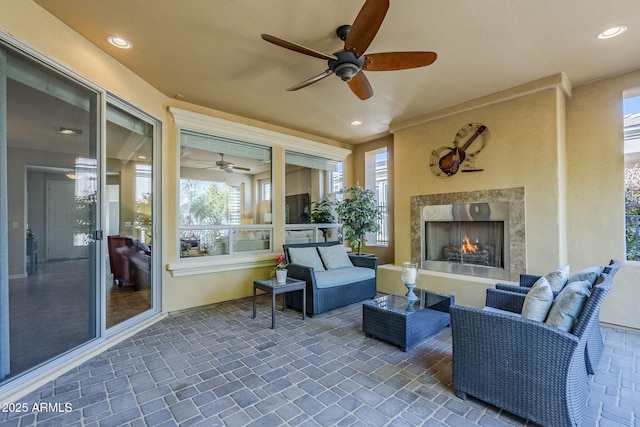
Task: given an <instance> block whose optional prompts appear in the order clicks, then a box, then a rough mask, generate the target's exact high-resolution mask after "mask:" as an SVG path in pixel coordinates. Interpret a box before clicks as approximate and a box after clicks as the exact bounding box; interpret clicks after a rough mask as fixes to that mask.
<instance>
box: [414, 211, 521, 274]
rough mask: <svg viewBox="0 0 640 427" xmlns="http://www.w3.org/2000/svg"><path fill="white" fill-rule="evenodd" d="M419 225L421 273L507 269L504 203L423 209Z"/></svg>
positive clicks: (507, 222)
mask: <svg viewBox="0 0 640 427" xmlns="http://www.w3.org/2000/svg"><path fill="white" fill-rule="evenodd" d="M422 224H423V245H422V247H423V257H422V260H423V261H422V268H424V269H430V270H440V271H447V272H453V273H461V274H466V273H468V270H469V269H482V268H484V269H498V270H505V266H508V265H509V242H508V238H509V232H508V228H509V203H508V202H493V203H468V204H463V205H436V206H424V207H423V208H422ZM507 273H508V271H507Z"/></svg>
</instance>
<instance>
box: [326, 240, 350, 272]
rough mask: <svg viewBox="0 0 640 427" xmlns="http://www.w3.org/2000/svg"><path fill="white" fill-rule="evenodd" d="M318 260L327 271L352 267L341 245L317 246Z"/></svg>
mask: <svg viewBox="0 0 640 427" xmlns="http://www.w3.org/2000/svg"><path fill="white" fill-rule="evenodd" d="M318 252H319V253H320V258H322V262H323V263H324V266H325V268H326V269H327V270H335V269H336V268H344V267H353V263H352V262H351V260H350V259H349V255H348V254H347V251H346V250H345V248H344V246H342V245H332V246H318Z"/></svg>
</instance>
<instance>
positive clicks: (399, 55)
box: [362, 52, 438, 71]
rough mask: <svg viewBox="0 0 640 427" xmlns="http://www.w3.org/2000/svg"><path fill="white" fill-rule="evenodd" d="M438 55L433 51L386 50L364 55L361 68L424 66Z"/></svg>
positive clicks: (374, 69) (432, 61)
mask: <svg viewBox="0 0 640 427" xmlns="http://www.w3.org/2000/svg"><path fill="white" fill-rule="evenodd" d="M437 57H438V55H437V54H436V53H435V52H386V53H372V54H370V55H366V56H365V62H364V66H363V67H362V69H363V70H367V71H393V70H406V69H409V68H417V67H426V66H427V65H431V64H433V63H434V61H435V60H436V58H437Z"/></svg>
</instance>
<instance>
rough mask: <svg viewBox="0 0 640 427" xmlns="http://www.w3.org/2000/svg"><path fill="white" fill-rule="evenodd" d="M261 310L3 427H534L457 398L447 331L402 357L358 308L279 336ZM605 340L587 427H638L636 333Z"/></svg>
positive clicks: (89, 378) (213, 326)
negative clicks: (365, 325) (371, 329)
mask: <svg viewBox="0 0 640 427" xmlns="http://www.w3.org/2000/svg"><path fill="white" fill-rule="evenodd" d="M258 303H259V307H258V317H257V318H256V319H255V320H253V319H251V315H252V306H251V298H245V299H240V300H236V301H230V302H225V303H220V304H215V305H211V306H206V307H201V308H194V309H190V310H185V311H181V312H176V313H172V314H170V315H169V316H168V317H167V318H165V319H163V320H162V321H160V322H158V323H156V324H154V325H153V326H151V327H149V328H147V329H145V330H144V331H142V332H140V333H138V334H136V335H134V336H133V337H131V338H129V339H126V340H125V341H123V342H121V343H120V344H118V345H116V346H114V347H113V348H110V349H109V350H107V351H105V352H104V353H102V354H100V355H99V356H96V357H95V358H93V359H91V360H89V361H88V362H86V363H84V364H82V365H81V366H79V367H78V368H75V369H73V370H71V371H70V372H67V373H65V374H64V375H62V376H60V377H59V378H58V379H56V380H55V381H52V382H50V383H48V384H46V385H45V386H43V387H41V388H40V389H38V390H37V391H35V392H33V393H31V394H29V395H27V396H25V397H24V398H23V399H21V400H20V402H19V403H21V404H25V405H26V406H27V407H28V408H31V409H32V408H33V405H34V404H35V405H41V404H45V405H49V407H50V408H51V407H55V404H59V407H60V408H62V409H63V410H62V411H59V412H57V411H42V412H33V411H31V410H29V411H28V412H27V413H15V412H14V413H9V414H7V413H2V414H0V425H2V426H32V425H37V426H65V427H66V426H94V427H109V426H131V427H143V426H154V427H160V426H176V425H180V426H223V425H224V426H231V427H235V426H238V427H240V426H242V427H244V426H259V427H269V426H280V425H293V426H334V425H335V426H414V425H423V426H475V425H481V426H521V425H532V424H531V423H527V422H526V421H525V420H522V419H520V418H518V417H515V416H513V415H511V414H509V413H506V412H503V411H501V410H499V409H497V408H495V407H493V406H490V405H487V404H485V403H483V402H480V401H478V400H475V399H469V400H466V401H462V400H460V399H459V398H457V397H456V396H455V394H454V393H453V390H452V388H451V331H450V329H449V328H445V329H444V330H442V331H441V332H439V333H438V334H436V335H435V336H433V337H431V338H429V339H428V340H426V341H425V342H423V343H422V344H420V345H419V346H417V347H415V348H413V349H412V350H410V351H409V352H407V353H404V352H402V351H400V350H399V349H398V348H397V347H394V346H392V345H389V344H386V343H384V342H381V341H378V340H376V339H372V338H366V337H365V336H364V333H363V332H362V310H361V304H354V305H351V306H349V307H344V308H341V309H338V310H334V311H331V312H329V313H324V314H321V315H318V316H315V317H313V318H307V320H302V319H301V317H300V313H299V312H296V311H295V310H288V311H286V312H284V313H282V312H281V311H280V312H278V314H277V316H278V319H277V324H278V328H277V329H275V330H272V329H271V328H270V326H271V323H270V303H271V302H270V297H269V296H268V295H266V296H265V295H263V296H260V297H258ZM603 334H604V337H605V342H606V345H607V347H606V350H605V354H604V355H603V358H602V360H601V362H600V365H599V369H598V372H597V374H596V375H595V376H594V377H593V378H592V380H591V394H590V399H589V405H588V410H587V414H586V418H585V420H584V425H585V426H603V427H604V426H607V427H613V426H634V427H640V409H639V408H640V333H637V332H632V331H625V330H619V329H613V328H608V327H603ZM550 363H553V360H550ZM549 397H550V398H552V396H549ZM51 405H54V406H51ZM65 405H66V406H65ZM66 410H68V411H67V412H65V411H66Z"/></svg>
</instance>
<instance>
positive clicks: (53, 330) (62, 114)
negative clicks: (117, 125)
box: [0, 50, 100, 379]
mask: <svg viewBox="0 0 640 427" xmlns="http://www.w3.org/2000/svg"><path fill="white" fill-rule="evenodd" d="M0 55H2V68H1V71H0V80H1V81H2V83H1V85H2V88H3V90H2V99H0V103H2V104H3V107H2V108H1V109H0V112H1V113H2V117H0V121H2V122H3V123H4V126H2V128H1V132H2V139H1V149H2V152H3V156H5V159H6V168H4V169H3V170H2V171H1V172H0V173H2V174H3V175H4V176H3V182H4V185H3V188H2V189H1V191H2V195H1V197H0V202H1V203H2V205H3V207H2V208H3V209H4V210H5V215H6V216H5V217H4V218H3V223H4V224H3V226H5V227H6V230H7V231H6V234H3V236H6V237H7V239H6V240H5V239H3V241H2V242H0V245H2V246H3V251H6V252H5V253H6V256H5V257H3V258H2V259H1V260H0V263H1V264H2V268H1V269H0V271H2V272H3V275H2V276H0V278H1V279H2V281H1V282H0V287H2V290H1V291H0V312H1V313H2V315H1V316H0V331H1V332H0V333H1V334H2V335H1V336H2V337H3V338H4V339H2V341H0V346H1V347H2V349H1V350H0V358H1V359H2V372H1V373H0V378H5V379H6V378H12V377H15V376H16V375H20V374H22V373H25V372H27V371H29V370H31V369H33V368H35V367H37V366H39V365H40V364H42V363H44V362H46V361H48V360H50V359H53V358H56V357H58V356H60V355H63V354H65V353H67V352H70V351H72V350H73V349H75V348H77V347H78V346H80V345H82V344H84V343H87V342H88V341H90V340H92V339H94V338H95V337H97V336H98V333H99V331H98V327H99V324H98V322H97V318H98V317H97V314H98V310H97V307H98V305H97V304H96V301H98V299H97V287H96V277H97V268H98V266H99V264H98V262H97V260H99V257H98V253H99V252H100V245H99V244H96V238H97V237H99V233H98V227H97V225H98V212H99V209H98V189H99V183H100V182H99V173H98V152H99V151H98V141H99V138H98V136H99V129H98V94H97V92H96V91H94V90H91V89H90V88H88V87H86V86H83V85H81V84H79V83H77V82H74V81H72V80H70V79H68V78H66V77H65V76H62V75H60V74H58V73H55V72H53V71H52V70H50V69H49V68H48V67H46V66H44V65H41V64H39V63H37V62H35V61H31V60H29V59H26V58H25V57H23V56H19V55H17V54H13V53H12V52H11V51H8V50H0Z"/></svg>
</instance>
